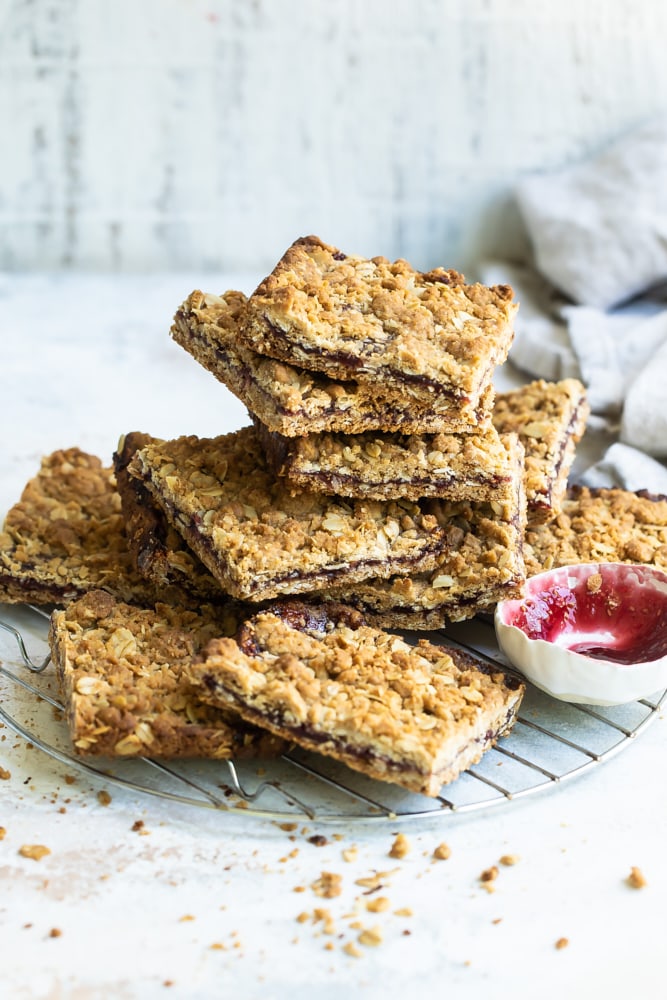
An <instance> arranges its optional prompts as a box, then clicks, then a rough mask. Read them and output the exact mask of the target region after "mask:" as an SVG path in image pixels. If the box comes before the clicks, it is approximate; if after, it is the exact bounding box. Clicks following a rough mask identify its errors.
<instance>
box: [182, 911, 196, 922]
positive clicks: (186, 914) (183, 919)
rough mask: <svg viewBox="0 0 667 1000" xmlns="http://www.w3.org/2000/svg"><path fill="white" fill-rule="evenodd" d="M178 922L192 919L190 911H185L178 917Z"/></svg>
mask: <svg viewBox="0 0 667 1000" xmlns="http://www.w3.org/2000/svg"><path fill="white" fill-rule="evenodd" d="M178 919H179V921H180V923H185V922H186V921H187V920H194V919H195V918H194V917H193V916H192V914H191V913H185V914H184V915H183V916H182V917H179V918H178Z"/></svg>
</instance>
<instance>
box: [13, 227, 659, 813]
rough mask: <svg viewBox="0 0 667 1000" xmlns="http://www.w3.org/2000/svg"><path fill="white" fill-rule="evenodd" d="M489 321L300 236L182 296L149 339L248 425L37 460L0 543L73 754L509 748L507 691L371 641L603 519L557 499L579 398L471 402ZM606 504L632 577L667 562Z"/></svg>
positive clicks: (483, 373) (489, 362)
mask: <svg viewBox="0 0 667 1000" xmlns="http://www.w3.org/2000/svg"><path fill="white" fill-rule="evenodd" d="M516 308H517V306H516V304H515V303H514V302H513V300H512V292H511V289H509V288H508V287H506V286H500V287H495V288H489V287H486V286H482V285H478V284H466V283H465V282H464V279H463V278H462V277H461V275H459V274H457V273H456V272H454V271H446V270H442V269H436V270H434V271H431V272H428V273H425V274H422V273H418V272H416V271H414V270H413V269H412V268H411V267H410V266H409V265H408V264H407V263H406V262H405V261H396V262H394V263H390V262H389V261H387V260H385V259H384V258H374V259H372V260H367V259H364V258H361V257H356V256H346V255H345V254H343V253H341V252H340V251H338V250H337V249H335V248H334V247H330V246H327V245H326V244H324V243H322V242H321V241H320V240H319V239H316V238H315V237H308V238H304V239H300V240H298V241H297V242H296V243H294V244H293V245H292V246H291V247H290V248H289V250H288V251H287V252H286V254H285V255H284V256H283V258H282V259H281V260H280V261H279V263H278V264H277V265H276V267H275V268H274V270H273V271H272V273H271V274H270V275H269V276H268V277H267V278H266V279H265V280H264V281H263V282H262V283H261V284H260V285H259V287H258V288H257V289H256V291H255V292H254V293H253V294H252V295H251V296H250V297H249V298H246V296H245V295H243V294H241V293H240V292H227V293H225V294H224V295H222V296H217V295H207V294H203V293H201V292H194V293H193V294H192V295H190V296H189V298H188V299H187V300H186V302H185V303H184V304H183V305H182V306H181V307H180V308H179V309H178V311H177V313H176V315H175V318H174V324H173V327H172V331H171V333H172V337H173V338H174V339H175V340H176V341H177V342H178V343H179V344H180V345H182V346H183V347H184V348H185V349H186V350H187V351H188V352H189V353H190V354H191V355H192V356H193V357H194V358H195V359H196V360H197V361H198V362H200V363H201V364H202V365H204V366H205V367H206V368H207V369H208V370H210V371H211V372H212V373H213V374H214V375H215V376H216V378H218V379H219V380H220V381H221V382H222V383H223V384H224V385H225V386H227V388H228V389H230V390H231V391H232V392H233V393H234V394H235V395H236V396H238V397H239V398H240V399H241V400H242V401H243V402H244V404H245V405H246V406H247V408H248V410H249V412H250V416H251V419H252V424H249V425H248V426H247V427H244V428H242V429H241V430H239V431H236V432H233V433H229V434H224V435H221V436H218V437H211V438H196V437H192V436H190V437H181V438H178V439H176V440H172V441H163V440H159V439H156V438H154V437H151V436H149V435H148V434H145V433H141V432H138V431H133V432H130V433H127V434H125V435H124V436H123V437H122V438H121V441H120V444H119V446H118V448H117V451H116V453H115V455H114V466H113V469H112V468H105V467H104V466H103V465H102V463H101V462H100V460H99V459H97V458H96V457H94V456H90V455H87V454H85V453H83V452H81V451H80V450H79V449H77V448H75V447H72V448H69V449H66V450H63V451H59V452H56V453H54V454H52V455H50V456H48V457H47V458H45V459H44V460H43V462H42V468H41V470H40V472H39V474H38V475H37V476H36V477H35V478H34V479H33V480H31V481H30V482H29V483H28V485H27V486H26V488H25V490H24V492H23V495H22V497H21V500H20V501H19V503H17V504H16V505H15V506H14V507H13V508H12V510H11V511H10V512H9V514H8V515H7V518H6V521H5V525H4V531H3V533H2V534H1V535H0V598H1V599H3V600H5V601H8V602H32V603H36V604H50V605H56V606H57V607H58V610H56V611H55V612H54V613H53V615H52V621H51V631H50V643H51V648H52V651H53V654H54V660H55V663H56V667H57V670H58V675H59V678H60V681H61V685H62V689H63V695H64V700H65V703H66V708H67V715H68V720H69V727H70V733H71V737H72V740H73V743H74V746H75V748H76V749H77V751H78V752H79V753H81V754H107V755H116V756H118V755H121V756H133V755H141V756H146V757H178V756H193V755H198V756H208V757H214V758H218V759H226V758H229V757H235V756H238V755H251V756H258V755H259V756H266V755H272V754H276V753H281V752H282V751H283V750H284V748H285V746H286V745H288V744H290V743H297V744H299V745H301V746H302V747H305V748H306V749H309V750H314V751H316V752H318V753H321V754H325V755H328V756H331V757H334V758H336V759H338V760H341V761H343V762H345V763H346V764H348V765H349V766H351V767H353V768H356V769H357V770H360V771H362V772H364V773H365V774H367V775H369V776H371V777H373V778H378V779H381V780H387V781H391V782H395V783H398V784H401V785H403V786H404V787H406V788H408V789H410V790H413V791H418V792H425V793H427V794H437V793H438V790H439V788H440V786H441V785H442V783H443V782H446V781H450V780H452V779H453V778H455V777H456V776H457V774H459V773H460V771H461V770H463V769H464V768H465V767H467V766H469V764H471V763H472V762H473V761H475V760H477V759H479V757H480V756H481V755H482V754H483V753H484V751H485V750H486V749H487V748H488V747H489V746H491V745H492V744H493V743H494V742H495V741H496V740H497V739H498V737H499V736H501V735H503V734H504V733H507V732H508V731H509V729H510V728H511V725H512V724H513V721H514V718H515V717H516V711H517V709H518V705H519V703H520V700H521V697H522V694H523V685H522V684H521V683H519V682H518V681H517V680H516V679H515V678H514V677H512V676H511V675H508V674H506V673H505V672H503V671H501V670H499V669H494V670H489V668H488V667H486V666H485V665H484V664H483V663H482V662H481V661H479V660H476V659H474V658H471V657H469V656H467V655H466V654H463V653H461V652H459V651H457V650H455V649H448V648H446V647H443V646H441V645H434V644H432V643H430V642H428V641H426V640H421V641H420V642H418V643H417V644H416V645H410V644H408V643H407V642H406V640H405V639H403V638H401V637H399V636H397V635H395V634H393V633H391V632H387V631H385V630H386V629H392V628H406V629H416V630H426V629H433V628H439V627H442V626H445V625H446V623H447V622H449V621H457V620H461V619H465V618H469V617H472V616H473V615H475V614H477V613H478V612H480V611H487V610H489V609H491V608H492V607H493V605H494V604H495V603H496V602H497V601H499V600H501V599H504V598H507V597H514V596H519V595H520V594H521V592H522V587H523V584H524V582H525V575H526V559H525V556H526V557H529V559H530V562H529V566H530V572H537V571H538V570H539V568H540V563H542V564H543V565H544V564H547V563H548V564H549V565H554V564H558V563H559V562H560V563H562V562H564V561H576V560H575V559H574V556H576V553H577V552H578V551H579V550H580V548H581V544H582V539H584V538H588V537H589V535H590V532H591V524H592V523H593V522H595V519H596V518H597V519H598V521H600V519H601V521H602V523H604V517H605V514H604V512H605V511H607V512H608V511H609V510H610V509H612V498H611V497H607V496H606V495H605V496H602V495H601V494H600V495H598V496H595V497H591V496H589V495H588V494H586V495H585V496H584V495H580V496H578V497H577V499H576V500H575V499H570V498H567V499H566V498H565V497H564V494H565V489H566V485H567V477H568V472H569V469H570V467H571V463H572V459H573V457H574V452H575V447H576V444H577V442H578V440H579V438H580V436H581V434H582V432H583V429H584V424H585V420H586V416H587V405H586V400H585V394H584V390H583V387H582V386H581V384H580V383H579V382H577V381H575V380H565V381H563V382H559V383H545V382H534V383H531V384H530V385H528V386H523V387H521V388H519V389H516V390H514V391H512V392H507V393H502V394H499V395H498V396H495V393H494V388H493V377H494V371H495V369H496V368H497V366H498V365H501V364H502V363H503V362H504V360H505V358H506V356H507V353H508V351H509V348H510V345H511V342H512V337H513V319H514V315H515V312H516ZM610 492H612V491H610ZM617 493H619V494H620V493H622V491H617ZM635 502H636V503H635ZM613 503H614V504H615V507H614V509H620V508H619V507H618V505H619V504H620V506H621V507H623V509H624V510H626V509H629V508H630V507H632V504H633V503H635V507H632V523H630V519H629V517H624V519H623V525H624V529H623V530H624V531H626V534H627V533H629V540H628V539H626V542H628V541H629V543H632V542H633V540H634V541H635V542H636V526H637V525H638V524H639V523H640V522H641V523H642V524H643V525H647V524H649V522H650V523H651V524H652V525H653V528H651V529H649V528H645V530H643V534H642V544H644V551H645V552H649V561H650V559H651V558H653V555H654V554H655V553H656V552H658V553H659V551H660V550H661V549H660V546H663V548H667V546H666V543H667V527H665V525H667V504H662V505H661V504H660V503H659V502H657V501H653V500H650V499H649V498H646V499H643V498H637V497H635V495H634V494H629V495H626V494H623V496H622V497H621V496H617V495H616V494H615V495H614V497H613ZM596 504H598V505H602V507H601V510H602V513H600V511H599V510H598V507H596ZM624 504H625V506H624ZM637 504H648V505H649V508H650V509H649V508H647V510H646V511H645V510H644V509H643V508H642V510H641V511H640V510H639V509H638V508H637V509H635V508H636V505H637ZM577 505H579V506H577ZM579 507H581V509H582V510H583V509H584V507H585V515H584V517H583V518H579V519H578V518H577V510H579ZM607 519H608V515H607ZM582 525H583V527H582ZM632 525H634V526H635V527H632ZM653 529H655V530H653ZM621 534H622V533H620V531H619V532H617V537H616V536H615V540H616V549H614V553H618V548H619V546H622V545H623V544H624V542H623V538H622V537H621ZM623 537H625V536H623ZM526 538H528V540H529V545H528V546H524V542H525V539H526ZM524 548H525V549H526V551H525V553H524ZM591 551H592V552H593V553H594V549H592V550H591ZM606 551H607V552H608V553H609V554H610V555H608V558H611V557H612V550H611V549H610V548H609V546H608V545H607V549H606ZM632 551H633V552H635V553H636V551H637V549H636V544H635V547H634V548H633V549H632ZM628 552H630V549H628ZM616 557H617V558H620V559H623V558H626V555H623V554H622V553H620V554H617V555H616Z"/></svg>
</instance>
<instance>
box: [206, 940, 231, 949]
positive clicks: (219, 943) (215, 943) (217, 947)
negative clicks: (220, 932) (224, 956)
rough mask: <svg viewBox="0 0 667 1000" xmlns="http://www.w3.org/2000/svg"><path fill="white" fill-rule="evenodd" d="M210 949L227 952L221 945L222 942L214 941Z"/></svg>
mask: <svg viewBox="0 0 667 1000" xmlns="http://www.w3.org/2000/svg"><path fill="white" fill-rule="evenodd" d="M210 948H211V951H227V948H226V947H225V945H224V944H223V943H222V941H214V942H213V944H212V945H211V946H210Z"/></svg>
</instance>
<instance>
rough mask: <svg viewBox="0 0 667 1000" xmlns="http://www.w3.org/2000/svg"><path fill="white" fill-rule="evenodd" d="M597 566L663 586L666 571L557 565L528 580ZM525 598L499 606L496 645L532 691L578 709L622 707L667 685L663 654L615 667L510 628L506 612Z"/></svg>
mask: <svg viewBox="0 0 667 1000" xmlns="http://www.w3.org/2000/svg"><path fill="white" fill-rule="evenodd" d="M601 565H604V566H608V567H616V566H618V567H623V572H628V571H632V570H636V571H638V572H640V573H641V575H642V577H645V578H647V580H648V581H650V580H651V579H653V580H654V581H655V583H656V584H660V583H662V584H664V587H665V592H667V572H665V571H664V570H661V569H660V568H658V567H655V566H650V565H645V564H641V563H600V562H592V563H576V564H574V565H571V566H559V567H556V568H554V569H550V570H545V571H544V572H542V573H537V574H535V575H534V576H531V577H529V578H528V580H527V581H526V582H527V583H529V582H531V581H539V580H545V581H546V580H548V579H551V580H554V579H555V578H556V579H557V578H558V576H564V577H569V576H571V575H576V574H583V573H585V572H586V571H592V572H594V571H596V570H597V569H598V568H599V567H600V566H601ZM524 599H525V598H514V599H512V600H506V601H500V602H499V603H498V604H497V605H496V610H495V613H494V626H495V630H496V638H497V640H498V644H499V646H500V648H501V650H502V652H503V653H504V655H505V656H506V657H507V659H508V660H509V662H510V663H511V664H512V666H513V667H515V668H516V669H517V670H518V671H520V673H521V674H523V676H524V677H526V678H527V680H529V681H530V682H531V683H532V684H534V685H535V687H537V688H539V689H540V690H542V691H545V692H546V693H547V694H550V695H551V696H552V697H554V698H557V699H558V700H560V701H567V702H574V703H579V704H582V705H600V706H607V707H608V706H613V705H623V704H626V703H628V702H631V701H636V700H637V699H639V698H645V697H647V696H648V695H651V694H654V693H655V692H657V691H660V690H662V689H663V688H665V686H667V653H666V654H665V655H664V656H661V657H659V658H658V659H655V660H646V661H643V662H638V663H632V664H619V663H616V662H614V661H612V660H604V659H597V658H594V657H589V656H586V655H585V654H584V653H578V652H575V651H573V650H571V649H567V648H566V647H564V646H559V645H557V644H556V643H554V642H549V641H548V640H545V639H531V638H530V637H529V636H527V635H526V633H525V632H524V631H523V630H522V629H520V628H518V626H516V625H508V624H507V622H506V620H505V618H504V616H505V615H506V613H507V610H508V609H509V608H510V607H511V606H514V607H516V606H517V605H520V604H521V602H522V601H523V600H524Z"/></svg>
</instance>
